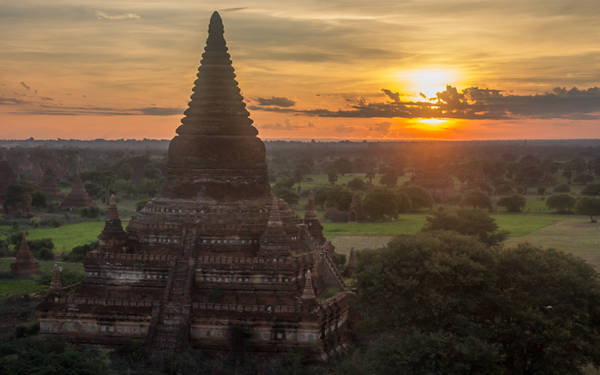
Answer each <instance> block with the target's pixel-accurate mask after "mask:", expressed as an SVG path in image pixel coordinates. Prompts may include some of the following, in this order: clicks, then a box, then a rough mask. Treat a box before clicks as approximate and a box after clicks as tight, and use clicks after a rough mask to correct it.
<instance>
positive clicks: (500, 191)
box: [495, 183, 515, 195]
mask: <svg viewBox="0 0 600 375" xmlns="http://www.w3.org/2000/svg"><path fill="white" fill-rule="evenodd" d="M514 192H515V191H514V190H513V188H512V186H510V184H507V183H503V184H500V185H497V186H496V189H495V193H496V194H497V195H507V194H512V193H514Z"/></svg>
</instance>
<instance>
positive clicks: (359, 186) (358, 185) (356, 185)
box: [348, 177, 367, 190]
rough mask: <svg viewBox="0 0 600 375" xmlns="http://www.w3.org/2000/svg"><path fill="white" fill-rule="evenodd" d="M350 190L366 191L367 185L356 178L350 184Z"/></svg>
mask: <svg viewBox="0 0 600 375" xmlns="http://www.w3.org/2000/svg"><path fill="white" fill-rule="evenodd" d="M348 188H350V189H352V190H366V188H367V183H366V182H365V181H364V180H363V179H362V178H360V177H354V178H353V179H352V180H350V181H349V182H348Z"/></svg>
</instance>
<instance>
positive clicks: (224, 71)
mask: <svg viewBox="0 0 600 375" xmlns="http://www.w3.org/2000/svg"><path fill="white" fill-rule="evenodd" d="M223 33H224V28H223V21H222V20H221V16H220V15H219V13H217V12H214V13H213V14H212V17H211V18H210V24H209V26H208V39H207V40H206V47H205V48H204V53H203V54H202V61H201V63H200V67H199V68H198V75H197V77H198V79H197V80H196V81H195V82H194V88H193V89H192V91H193V92H194V93H193V94H192V97H191V99H192V100H191V101H190V102H189V108H188V109H187V110H186V111H185V112H184V114H185V117H184V118H183V120H181V122H182V124H183V125H181V126H180V127H179V129H177V133H178V134H182V135H183V134H207V135H208V134H223V135H247V136H255V135H256V134H258V131H257V130H256V129H255V128H254V127H253V126H252V120H251V119H250V118H249V117H248V116H249V115H250V113H248V111H247V110H246V105H245V104H244V102H243V97H242V95H241V94H240V89H239V87H238V83H237V81H236V80H235V73H234V69H233V66H232V63H231V58H230V56H229V53H228V52H227V50H228V49H227V44H226V42H225V38H224V36H223Z"/></svg>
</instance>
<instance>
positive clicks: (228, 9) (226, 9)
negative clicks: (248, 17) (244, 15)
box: [219, 7, 248, 12]
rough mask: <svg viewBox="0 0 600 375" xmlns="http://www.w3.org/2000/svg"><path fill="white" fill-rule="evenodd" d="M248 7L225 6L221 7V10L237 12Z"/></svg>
mask: <svg viewBox="0 0 600 375" xmlns="http://www.w3.org/2000/svg"><path fill="white" fill-rule="evenodd" d="M244 9H248V7H237V8H225V9H219V11H220V12H237V11H240V10H244Z"/></svg>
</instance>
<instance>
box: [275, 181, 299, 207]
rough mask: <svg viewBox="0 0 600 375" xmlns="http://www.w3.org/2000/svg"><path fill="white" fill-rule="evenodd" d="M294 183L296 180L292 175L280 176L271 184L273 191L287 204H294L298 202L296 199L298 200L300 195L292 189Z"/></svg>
mask: <svg viewBox="0 0 600 375" xmlns="http://www.w3.org/2000/svg"><path fill="white" fill-rule="evenodd" d="M295 183H296V181H295V179H294V178H293V177H284V178H280V179H278V180H277V182H276V183H275V185H273V193H275V195H276V196H278V197H279V198H282V199H283V200H284V201H286V203H288V204H292V205H293V204H296V203H298V200H300V197H299V196H298V194H297V193H296V192H295V191H294V189H292V187H293V186H294V184H295Z"/></svg>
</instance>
